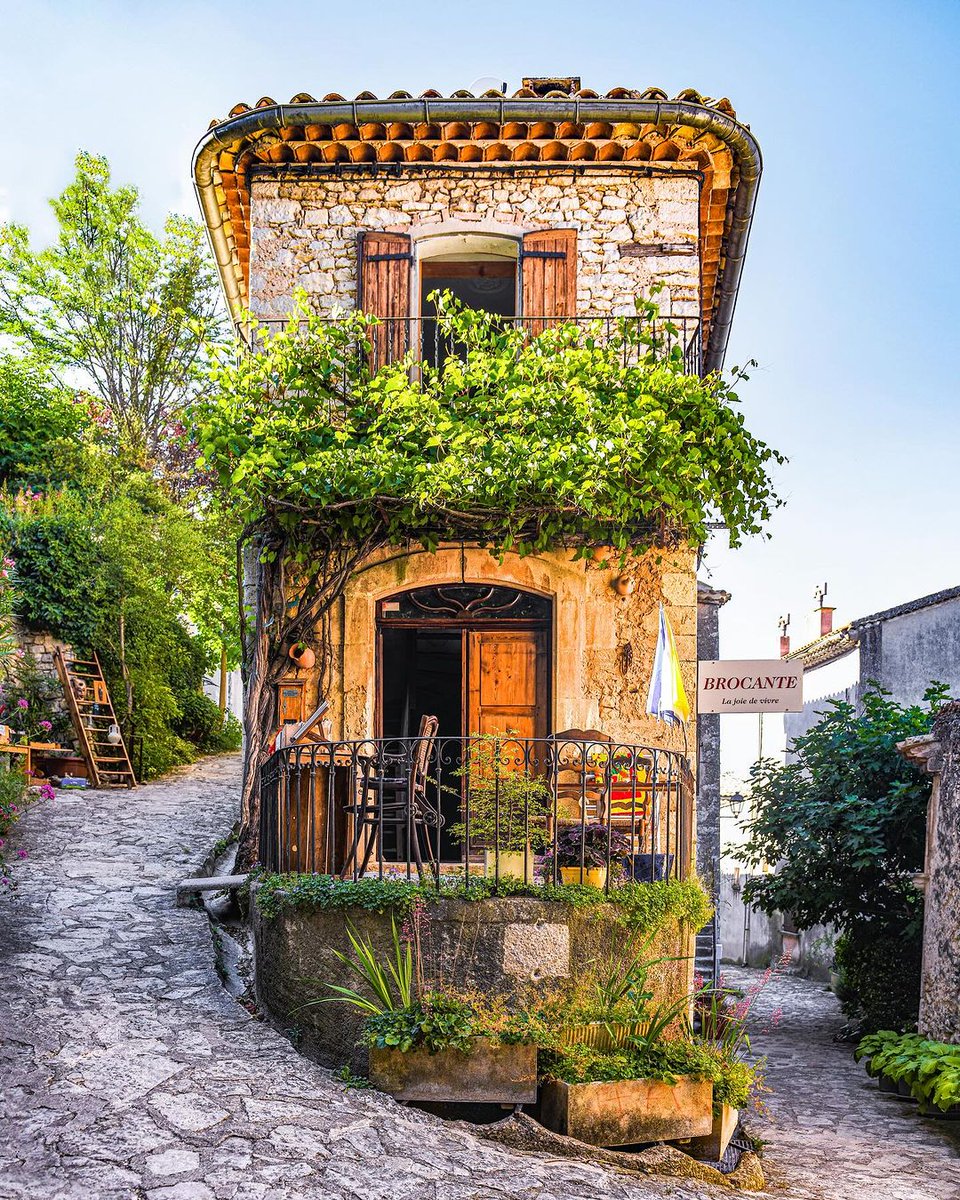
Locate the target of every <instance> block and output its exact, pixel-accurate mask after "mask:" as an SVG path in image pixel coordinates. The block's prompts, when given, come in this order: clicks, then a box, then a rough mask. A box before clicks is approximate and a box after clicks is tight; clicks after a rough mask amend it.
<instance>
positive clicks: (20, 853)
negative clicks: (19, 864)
mask: <svg viewBox="0 0 960 1200" xmlns="http://www.w3.org/2000/svg"><path fill="white" fill-rule="evenodd" d="M26 857H27V852H26V850H18V851H17V858H26Z"/></svg>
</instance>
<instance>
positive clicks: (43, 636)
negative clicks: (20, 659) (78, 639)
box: [14, 621, 74, 720]
mask: <svg viewBox="0 0 960 1200" xmlns="http://www.w3.org/2000/svg"><path fill="white" fill-rule="evenodd" d="M14 635H15V636H16V639H17V642H18V644H19V647H20V649H21V650H22V651H23V652H24V654H28V655H30V657H31V658H32V659H33V660H34V662H35V663H36V664H37V667H38V669H39V670H40V672H41V673H42V674H43V675H45V676H48V677H49V678H51V679H53V680H57V679H58V676H57V664H56V659H55V657H54V655H55V654H56V652H57V650H58V649H59V650H62V651H63V652H64V654H65V655H67V657H72V656H73V654H74V650H73V647H72V646H70V645H68V644H67V643H66V642H62V641H60V640H59V639H58V638H55V637H54V636H53V634H52V633H48V632H46V631H45V630H37V629H28V628H27V627H26V626H25V625H23V624H22V623H21V622H19V621H16V622H14ZM51 692H53V695H52V696H51V697H50V699H49V700H48V701H47V707H48V715H49V717H50V719H51V720H53V719H55V718H57V717H63V718H67V719H69V715H70V714H69V711H68V709H67V701H66V697H65V696H64V695H63V689H62V688H57V689H54V688H51Z"/></svg>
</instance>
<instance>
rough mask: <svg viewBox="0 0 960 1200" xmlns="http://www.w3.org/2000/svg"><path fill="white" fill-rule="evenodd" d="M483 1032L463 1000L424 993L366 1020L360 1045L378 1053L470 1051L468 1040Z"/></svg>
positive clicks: (471, 1009)
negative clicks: (407, 1002)
mask: <svg viewBox="0 0 960 1200" xmlns="http://www.w3.org/2000/svg"><path fill="white" fill-rule="evenodd" d="M482 1032H483V1030H482V1027H481V1026H480V1024H479V1022H478V1020H477V1014H476V1012H475V1011H474V1009H473V1008H472V1007H471V1006H470V1004H469V1003H467V1002H466V1001H464V1000H461V999H459V998H458V997H456V996H452V995H447V994H445V993H442V992H428V993H427V995H425V996H423V997H422V998H421V999H418V1000H415V1001H413V1002H412V1003H411V1004H409V1005H408V1006H407V1007H405V1008H396V1009H391V1010H388V1011H385V1012H382V1013H378V1014H376V1015H375V1016H371V1017H368V1018H367V1020H366V1022H365V1023H364V1027H363V1044H364V1045H365V1046H375V1047H377V1048H378V1049H381V1050H400V1051H402V1052H403V1053H406V1052H407V1051H409V1050H420V1049H423V1050H428V1051H429V1052H430V1053H431V1054H436V1053H438V1052H439V1051H441V1050H460V1051H463V1052H466V1051H468V1050H469V1049H470V1039H471V1038H473V1037H477V1036H479V1035H481V1034H482Z"/></svg>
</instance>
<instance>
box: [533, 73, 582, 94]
mask: <svg viewBox="0 0 960 1200" xmlns="http://www.w3.org/2000/svg"><path fill="white" fill-rule="evenodd" d="M523 86H524V87H525V88H526V89H527V91H530V92H533V94H534V95H535V96H541V97H542V96H548V95H549V94H550V93H551V92H563V94H564V95H565V96H573V95H575V94H576V93H577V92H579V91H580V76H579V75H559V76H551V77H550V78H547V77H546V76H544V75H531V76H529V77H528V78H526V79H524V80H523Z"/></svg>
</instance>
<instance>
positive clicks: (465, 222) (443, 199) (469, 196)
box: [250, 170, 700, 317]
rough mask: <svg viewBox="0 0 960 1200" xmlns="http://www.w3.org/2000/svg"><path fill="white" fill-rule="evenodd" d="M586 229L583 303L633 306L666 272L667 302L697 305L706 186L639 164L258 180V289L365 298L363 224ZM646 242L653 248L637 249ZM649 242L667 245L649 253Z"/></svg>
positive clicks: (677, 308)
mask: <svg viewBox="0 0 960 1200" xmlns="http://www.w3.org/2000/svg"><path fill="white" fill-rule="evenodd" d="M556 226H567V227H571V226H572V227H574V228H576V229H577V230H578V246H577V257H578V269H577V286H578V291H577V311H578V312H579V313H582V314H583V315H594V314H608V313H614V314H624V313H630V312H633V311H634V307H633V301H634V297H636V296H640V295H649V294H650V291H651V288H652V287H653V285H654V284H655V283H661V284H663V291H662V292H660V293H659V295H658V302H659V304H660V306H661V308H662V309H663V310H664V311H670V312H672V313H675V314H677V315H680V314H685V315H687V316H691V317H693V316H696V315H697V312H698V306H697V302H698V298H699V281H700V260H699V257H698V254H697V238H698V233H699V194H698V188H697V182H696V180H695V179H693V178H690V177H671V176H669V175H667V176H655V177H654V178H642V177H639V176H638V175H637V174H636V173H630V172H628V171H622V172H621V171H599V170H597V171H593V172H589V173H587V174H584V175H570V174H560V173H555V174H551V173H550V172H542V173H537V174H536V175H534V176H532V177H530V178H527V177H524V178H523V179H520V178H517V177H515V176H511V175H506V174H505V175H503V176H499V177H498V176H494V177H491V176H489V175H486V174H483V175H479V176H478V175H473V176H471V175H470V174H469V172H467V173H465V177H457V176H456V175H451V174H449V173H448V174H445V175H441V176H439V177H438V176H433V177H423V178H415V179H409V178H407V179H405V180H403V181H402V182H398V181H397V180H396V179H391V178H389V177H382V176H373V177H370V178H364V179H361V178H343V179H336V178H324V179H323V181H322V182H320V183H313V184H311V183H306V182H305V183H285V182H275V181H271V180H266V179H256V180H254V183H253V186H252V190H251V253H250V271H251V274H250V295H251V297H252V303H253V307H254V312H255V315H257V316H259V317H275V316H282V315H284V314H285V313H288V312H289V311H290V309H291V305H292V297H293V294H294V292H295V290H296V289H297V288H303V289H304V290H305V291H306V292H307V294H308V295H309V297H310V300H311V303H312V304H313V306H314V307H315V308H316V310H317V311H318V312H323V313H332V312H333V311H334V310H335V309H337V308H341V309H349V308H353V307H354V306H355V305H356V300H357V232H358V230H363V229H375V230H386V231H391V232H402V233H409V234H412V235H414V237H415V238H417V237H420V236H429V235H430V234H431V233H437V232H439V231H440V230H441V229H452V228H453V227H457V228H458V230H459V231H460V232H469V231H471V229H472V230H473V231H475V232H499V233H503V234H507V235H510V234H512V235H513V236H519V234H521V233H522V232H524V231H528V230H534V229H541V228H554V227H556ZM637 248H639V249H640V250H641V251H642V252H641V253H636V252H635V251H636V249H637ZM648 251H666V253H649V252H648Z"/></svg>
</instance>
